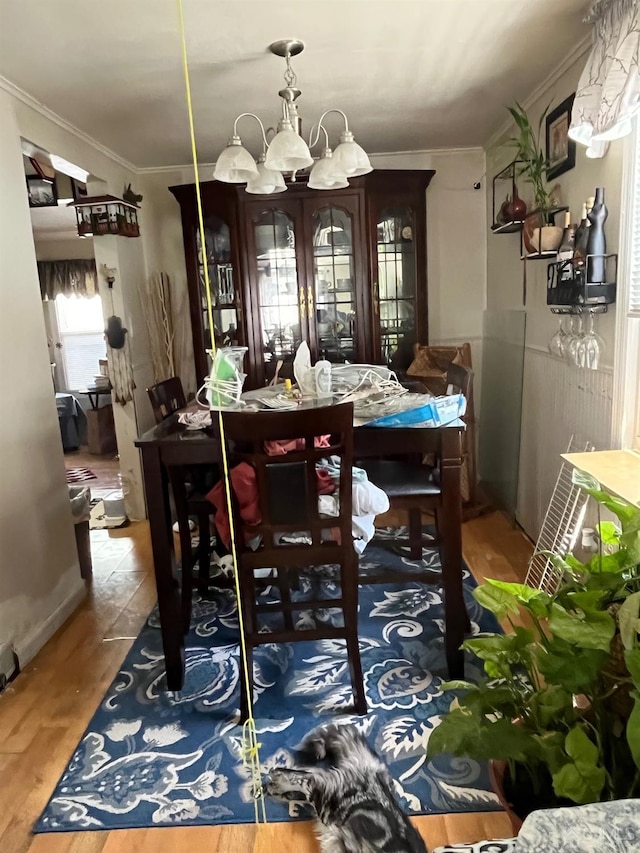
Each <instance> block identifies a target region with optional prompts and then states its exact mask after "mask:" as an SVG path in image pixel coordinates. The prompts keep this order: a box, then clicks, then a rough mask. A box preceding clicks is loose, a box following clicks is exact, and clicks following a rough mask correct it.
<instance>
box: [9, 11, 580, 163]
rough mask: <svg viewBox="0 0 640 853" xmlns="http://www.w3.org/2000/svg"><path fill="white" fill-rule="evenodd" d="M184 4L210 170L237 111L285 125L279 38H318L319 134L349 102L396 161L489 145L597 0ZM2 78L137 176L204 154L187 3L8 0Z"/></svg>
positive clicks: (299, 63)
mask: <svg viewBox="0 0 640 853" xmlns="http://www.w3.org/2000/svg"><path fill="white" fill-rule="evenodd" d="M183 3H184V16H185V24H186V29H187V41H188V50H189V60H190V66H191V84H192V89H193V98H194V109H195V124H196V132H197V137H198V146H199V156H200V159H201V161H203V162H211V161H213V160H215V158H216V154H217V152H218V151H219V150H220V148H221V147H222V146H224V144H225V142H226V139H227V137H228V135H229V133H230V129H231V125H232V122H233V119H234V118H235V116H236V115H237V113H239V112H244V111H250V112H256V113H258V114H259V115H260V116H261V117H262V118H263V120H264V121H265V124H266V125H267V126H268V125H272V124H274V123H275V122H276V120H277V118H278V116H279V99H278V96H277V91H278V89H279V88H281V86H282V72H283V70H284V60H281V59H278V58H277V57H275V56H273V55H271V54H270V53H268V52H267V49H266V48H267V45H268V44H269V43H270V42H272V41H274V40H276V39H279V38H285V37H295V38H300V39H302V40H303V41H304V42H305V43H306V49H305V51H304V53H303V54H302V55H301V56H299V57H297V58H296V59H294V60H293V67H294V70H295V71H296V73H297V75H298V86H299V87H300V88H301V89H302V96H301V98H300V100H299V104H300V111H301V114H302V118H303V127H304V128H306V131H307V132H308V131H309V129H310V127H311V125H312V124H313V122H314V121H315V120H316V119H317V118H318V117H319V115H320V113H321V112H322V111H323V110H325V109H327V108H328V107H330V106H336V107H340V108H341V109H343V110H344V111H345V112H346V113H347V115H348V116H349V119H350V124H351V126H352V129H353V131H354V132H355V134H356V139H357V140H358V141H359V142H361V143H362V144H363V145H364V147H365V148H366V149H367V150H368V151H370V152H383V151H384V152H389V151H407V150H424V149H432V148H446V147H461V146H470V145H479V144H482V143H483V142H484V141H486V139H487V138H488V136H489V135H490V134H491V132H492V131H493V130H495V128H496V127H497V126H499V125H500V124H501V123H502V121H503V119H504V117H505V110H504V107H505V105H506V104H508V103H510V102H512V101H513V100H514V99H516V98H524V97H525V96H526V95H527V94H528V93H529V92H530V91H531V90H532V89H534V88H535V86H536V85H537V84H538V83H540V82H541V81H542V80H543V79H544V78H545V77H546V76H547V74H548V73H549V72H550V71H551V70H552V69H553V68H554V66H556V65H557V64H558V63H559V62H560V61H561V60H562V59H563V57H565V56H566V55H567V54H568V53H570V52H571V50H572V49H573V48H574V47H575V45H576V44H577V43H578V42H580V41H581V40H582V39H584V38H585V36H587V35H588V33H589V28H588V26H587V25H586V24H583V23H581V19H582V16H583V14H584V11H585V9H586V8H587V7H588V6H589V5H590V0H535V2H534V0H322V2H320V0H183ZM0 74H1V75H3V76H4V77H6V78H7V79H8V80H10V81H11V82H12V83H14V84H15V85H17V86H19V87H20V88H21V89H23V90H24V91H26V92H27V93H29V94H30V95H32V96H33V97H35V98H36V99H37V100H39V101H40V102H42V103H43V104H45V105H46V106H47V107H49V109H51V110H53V111H54V112H56V113H58V114H59V115H60V116H62V117H63V118H65V119H66V120H67V121H69V122H71V123H72V124H74V125H75V126H77V127H78V128H80V129H81V130H83V131H84V132H85V133H88V134H89V135H90V136H92V137H93V138H95V139H96V140H98V141H99V142H101V143H102V144H103V145H106V146H107V147H108V148H110V149H112V150H113V151H115V152H116V153H117V154H119V155H120V156H121V157H124V158H126V159H127V160H129V161H130V162H132V163H134V164H135V165H136V166H138V167H152V166H166V165H173V164H183V163H187V162H188V161H189V159H190V149H189V140H188V127H187V115H186V107H185V94H184V81H183V77H182V68H181V61H180V41H179V35H178V20H177V12H176V2H175V0H136V2H131V0H109V2H87V0H56V1H55V2H43V0H21V2H17V0H0ZM245 122H246V124H245V123H244V122H243V123H242V124H241V131H242V134H243V137H245V139H246V141H247V143H249V144H251V146H252V147H253V148H254V153H258V150H259V149H258V136H257V132H256V129H254V127H253V122H251V121H250V120H245ZM333 122H336V124H335V125H333ZM330 126H334V127H335V129H336V130H337V128H338V127H339V125H338V123H337V118H336V117H333V118H331V119H330ZM33 141H35V142H37V141H38V140H33ZM80 165H81V164H80Z"/></svg>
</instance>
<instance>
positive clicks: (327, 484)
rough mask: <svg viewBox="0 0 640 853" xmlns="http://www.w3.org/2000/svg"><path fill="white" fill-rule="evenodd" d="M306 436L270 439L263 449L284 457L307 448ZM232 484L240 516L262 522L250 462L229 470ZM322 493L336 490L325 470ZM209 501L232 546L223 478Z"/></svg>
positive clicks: (323, 440) (322, 442)
mask: <svg viewBox="0 0 640 853" xmlns="http://www.w3.org/2000/svg"><path fill="white" fill-rule="evenodd" d="M304 446H305V445H304V439H303V438H296V439H293V440H292V441H267V442H265V445H264V449H265V452H266V453H267V454H268V455H269V456H284V454H286V453H289V452H291V451H292V450H304ZM315 446H316V447H328V446H329V436H328V435H320V436H317V437H316V439H315ZM229 476H230V478H231V487H232V488H233V491H234V494H235V495H236V497H237V499H238V509H239V511H240V517H241V518H242V520H243V522H244V523H245V524H246V525H247V527H254V526H255V525H256V524H260V522H261V521H262V518H261V516H260V507H259V504H258V486H257V485H256V472H255V470H254V469H253V468H252V467H251V465H249V464H248V463H247V462H241V463H240V464H239V465H236V467H235V468H232V469H231V471H230V472H229ZM316 479H317V483H318V494H319V495H331V494H333V492H334V491H335V488H336V487H335V484H334V482H333V480H332V479H331V477H330V476H329V474H328V473H327V472H326V471H316ZM207 500H208V501H209V502H210V503H211V504H213V506H214V508H215V511H216V512H215V516H214V523H215V526H216V530H217V531H218V536H219V537H220V539H221V540H222V542H223V543H224V545H225V546H226V547H227V548H230V547H231V529H230V527H229V515H228V513H227V499H226V494H225V489H224V485H223V483H222V481H219V482H218V483H216V485H215V486H214V487H213V488H212V489H211V491H210V492H209V493H208V494H207Z"/></svg>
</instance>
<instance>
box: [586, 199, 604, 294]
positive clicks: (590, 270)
mask: <svg viewBox="0 0 640 853" xmlns="http://www.w3.org/2000/svg"><path fill="white" fill-rule="evenodd" d="M608 215H609V211H608V210H607V206H606V204H605V203H604V187H598V188H597V189H596V197H595V202H594V204H593V207H592V208H591V210H590V211H589V213H588V214H587V219H588V220H589V222H590V223H591V225H590V227H589V237H588V239H587V284H604V283H605V279H606V270H605V258H604V256H605V255H606V253H607V241H606V238H605V236H604V223H605V222H606V220H607V216H608ZM592 256H593V257H592Z"/></svg>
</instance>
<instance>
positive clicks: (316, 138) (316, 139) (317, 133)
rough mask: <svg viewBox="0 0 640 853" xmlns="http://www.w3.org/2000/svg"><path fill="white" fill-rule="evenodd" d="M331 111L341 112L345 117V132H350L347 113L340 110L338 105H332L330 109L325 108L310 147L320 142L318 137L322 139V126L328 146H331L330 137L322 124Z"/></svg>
mask: <svg viewBox="0 0 640 853" xmlns="http://www.w3.org/2000/svg"><path fill="white" fill-rule="evenodd" d="M329 113H339V114H340V115H341V116H342V118H343V119H344V132H345V133H349V120H348V119H347V116H346V115H345V113H343V112H342V110H339V109H337V108H336V107H332V108H331V109H329V110H325V111H324V112H323V113H322V115H321V116H320V120H319V122H318V128H317V131H316V135H315V137H314V139H313V141H311V140H309V148H313V146H314V145H317V144H318V139H320V128H322V130H324V133H325V136H326V138H327V148H328V147H329V137H328V134H327V131H326V128H325V126H324V125H323V124H322V122H323V120H324V117H325V116H327V115H329Z"/></svg>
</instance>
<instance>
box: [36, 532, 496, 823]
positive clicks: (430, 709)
mask: <svg viewBox="0 0 640 853" xmlns="http://www.w3.org/2000/svg"><path fill="white" fill-rule="evenodd" d="M397 532H398V531H395V530H380V531H378V534H377V535H376V538H375V540H374V541H373V542H372V543H371V544H370V545H369V546H368V547H367V549H366V551H365V552H364V555H363V556H362V557H361V560H360V565H361V570H363V571H364V572H375V571H376V570H379V568H380V567H381V566H385V567H389V566H393V565H394V564H396V565H402V564H404V566H403V567H405V566H412V567H416V568H417V567H418V566H421V565H424V564H427V565H430V566H432V567H433V568H438V565H439V563H438V556H437V553H436V552H431V551H425V555H424V560H423V561H422V562H421V563H416V562H412V561H411V560H409V559H408V557H406V556H404V554H403V552H401V551H399V549H398V547H397V546H396V545H395V543H394V540H395V539H396V536H397ZM325 575H326V577H325V580H323V582H322V586H323V587H324V589H325V592H326V593H327V595H328V596H329V597H330V596H331V592H332V589H334V586H333V581H332V580H331V572H330V570H329V567H327V570H326V572H325ZM474 586H475V582H474V581H473V579H472V578H471V576H470V573H469V572H468V571H467V570H465V598H466V601H467V603H468V607H469V615H470V617H471V621H472V630H473V632H474V633H477V632H478V631H495V630H499V628H498V626H497V623H496V622H495V620H494V618H493V616H491V614H489V613H487V612H486V611H484V610H482V608H480V606H479V605H478V604H477V603H476V602H475V600H474V599H473V597H472V596H471V590H472V589H473V587H474ZM310 590H311V584H310V583H307V582H305V579H304V578H303V582H302V583H301V593H300V594H301V596H302V598H304V595H305V594H311V595H313V592H312V591H310ZM301 607H303V601H301ZM334 616H335V613H334V612H333V611H331V609H330V608H328V609H327V611H325V618H327V619H329V620H331V619H333V618H334ZM443 619H444V613H443V604H442V591H441V589H440V588H439V587H438V586H436V585H431V586H429V585H425V584H420V583H417V582H416V583H415V584H412V583H405V584H385V585H382V584H379V585H375V584H369V585H366V584H365V585H363V586H362V587H361V590H360V617H359V625H360V645H361V651H362V668H363V672H364V681H365V690H366V694H367V702H368V708H369V713H368V715H367V717H365V718H360V717H355V716H350V715H349V710H350V703H351V686H350V681H349V674H348V669H347V662H346V652H345V646H344V642H343V641H323V642H315V643H296V644H289V645H270V646H262V647H259V648H258V649H257V650H256V652H255V685H256V693H257V696H256V701H255V707H254V715H255V718H256V721H257V727H258V732H259V741H260V743H261V745H262V746H261V749H260V758H261V761H262V764H263V770H264V771H265V772H268V770H269V768H270V767H273V766H276V765H289V764H292V763H294V762H295V752H294V747H295V745H296V744H298V743H299V742H300V741H301V739H302V737H303V735H304V734H306V733H307V732H308V731H309V730H311V729H312V728H314V727H315V726H317V725H319V724H320V723H323V722H324V723H326V722H329V721H330V720H332V719H337V721H338V722H340V721H345V722H348V721H353V722H355V723H356V724H357V725H358V726H360V727H361V729H362V731H363V732H364V733H365V734H366V736H367V738H368V740H369V742H370V743H371V745H372V746H373V747H374V748H375V749H376V751H377V752H378V753H379V754H380V755H381V756H382V757H383V758H384V760H385V761H386V762H387V764H388V765H389V768H390V771H391V774H392V776H393V777H394V779H395V780H396V783H397V790H398V795H399V797H400V800H401V802H402V804H403V806H404V807H405V808H406V809H407V811H408V812H410V813H412V814H438V813H446V812H465V811H493V810H495V809H498V808H499V805H498V802H497V799H496V797H495V796H494V795H493V794H492V793H490V785H489V781H488V775H487V770H486V767H485V766H484V765H480V764H478V763H477V762H475V761H469V760H464V759H460V758H450V757H447V756H440V757H439V758H438V759H436V760H434V761H430V762H427V760H426V757H425V752H426V745H427V741H428V739H429V734H430V732H431V731H432V730H433V729H434V727H435V726H437V724H438V722H439V720H440V718H441V715H442V714H443V713H444V712H445V711H446V709H447V708H448V706H449V704H450V702H451V695H446V694H443V692H442V691H441V690H440V684H441V683H442V681H443V680H444V679H446V677H447V674H446V667H445V660H444V645H443V633H442V632H443V627H444V622H443ZM186 645H187V663H186V681H185V687H184V689H183V690H182V691H181V692H180V693H168V692H167V691H165V689H164V686H163V682H164V675H163V668H164V659H163V655H162V645H161V639H160V630H159V624H158V615H157V611H156V610H154V611H153V612H152V613H151V615H150V616H149V618H148V620H147V623H146V625H145V626H144V628H143V629H142V631H141V633H140V635H139V637H138V638H137V640H136V641H135V642H134V644H133V646H132V648H131V651H130V652H129V654H128V655H127V657H126V659H125V661H124V663H123V665H122V669H121V671H120V672H119V673H118V675H117V677H116V678H115V680H114V682H113V684H112V685H111V687H110V688H109V690H108V691H107V693H106V695H105V697H104V699H103V700H102V702H101V703H100V706H99V708H98V710H97V711H96V713H95V715H94V717H93V719H92V720H91V722H90V724H89V727H88V729H87V732H86V734H85V735H84V737H83V739H82V741H81V743H80V745H79V746H78V748H77V749H76V751H75V753H74V755H73V757H72V758H71V761H70V762H69V765H68V766H67V769H66V770H65V772H64V774H63V776H62V778H61V779H60V781H59V783H58V785H57V786H56V789H55V791H54V792H53V795H52V797H51V799H50V801H49V803H48V805H47V807H46V808H45V810H44V812H43V814H42V815H41V817H40V818H39V820H38V822H37V824H36V826H35V827H34V831H35V832H56V831H67V830H80V829H109V830H110V829H125V828H135V827H150V826H169V825H175V824H180V825H185V826H188V825H201V824H216V823H246V822H250V821H253V820H254V805H253V800H252V796H251V786H250V781H249V779H248V776H247V773H246V771H245V769H244V767H243V765H242V762H241V760H240V757H239V756H240V745H241V729H240V727H239V726H238V725H237V709H238V705H239V694H240V689H239V657H238V644H237V613H236V605H235V596H234V594H233V593H232V592H230V591H226V590H217V589H215V588H212V589H211V590H210V592H209V594H208V596H207V598H206V599H203V598H200V597H196V598H195V600H194V614H193V620H192V624H191V630H190V632H189V634H188V636H187V642H186ZM466 673H467V677H469V678H471V679H474V678H477V677H479V672H478V670H476V669H474V666H473V664H472V663H471V662H469V661H468V662H467V668H466ZM267 813H268V817H269V820H271V821H282V820H291V819H296V818H306V817H309V814H308V813H305V812H304V811H303V810H302V808H301V807H300V805H299V804H297V803H290V804H288V805H284V804H280V803H276V802H273V801H271V800H268V801H267Z"/></svg>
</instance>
